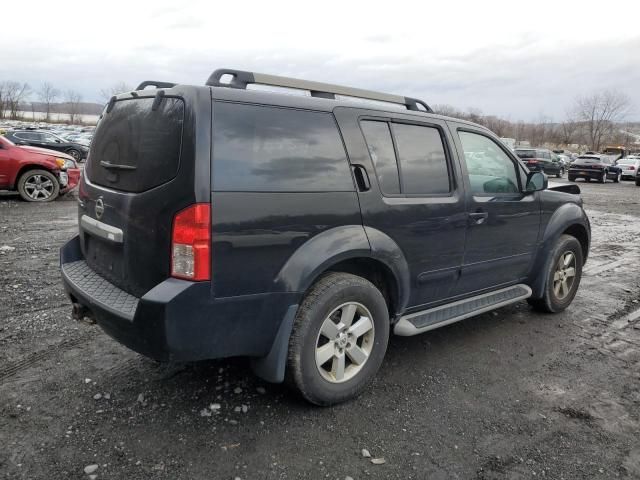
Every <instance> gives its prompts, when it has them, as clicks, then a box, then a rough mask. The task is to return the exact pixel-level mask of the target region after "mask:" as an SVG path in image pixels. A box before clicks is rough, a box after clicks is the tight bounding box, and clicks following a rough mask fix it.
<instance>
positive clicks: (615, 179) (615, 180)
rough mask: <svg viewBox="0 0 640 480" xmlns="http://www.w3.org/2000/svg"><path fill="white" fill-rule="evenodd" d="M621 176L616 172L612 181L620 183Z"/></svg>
mask: <svg viewBox="0 0 640 480" xmlns="http://www.w3.org/2000/svg"><path fill="white" fill-rule="evenodd" d="M621 178H622V174H621V173H620V172H618V173H617V174H616V178H614V179H613V183H620V179H621Z"/></svg>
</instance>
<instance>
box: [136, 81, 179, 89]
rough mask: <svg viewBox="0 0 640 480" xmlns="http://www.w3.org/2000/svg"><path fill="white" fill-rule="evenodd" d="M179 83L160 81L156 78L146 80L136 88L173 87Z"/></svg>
mask: <svg viewBox="0 0 640 480" xmlns="http://www.w3.org/2000/svg"><path fill="white" fill-rule="evenodd" d="M176 85H177V83H172V82H158V81H156V80H145V81H144V82H142V83H141V84H140V85H138V86H137V87H136V90H144V89H145V88H147V87H156V88H171V87H175V86H176Z"/></svg>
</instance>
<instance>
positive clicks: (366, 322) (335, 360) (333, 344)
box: [315, 302, 375, 383]
mask: <svg viewBox="0 0 640 480" xmlns="http://www.w3.org/2000/svg"><path fill="white" fill-rule="evenodd" d="M374 336H375V329H374V327H373V318H372V316H371V313H370V312H369V310H368V309H367V308H366V307H365V306H364V305H362V304H361V303H356V302H347V303H344V304H342V305H340V306H339V307H337V308H335V309H334V310H332V311H331V313H330V314H329V315H328V316H327V317H326V318H325V319H324V321H323V322H322V326H321V327H320V333H319V334H318V338H317V339H316V351H315V358H316V367H317V368H318V371H319V372H320V374H321V375H322V377H323V378H324V379H325V380H327V381H328V382H331V383H342V382H346V381H347V380H350V379H352V378H353V377H354V376H355V375H357V374H358V372H360V370H362V367H363V366H364V364H365V363H366V362H367V360H368V359H369V356H370V355H371V351H372V350H373V341H374Z"/></svg>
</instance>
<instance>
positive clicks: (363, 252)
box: [275, 225, 410, 313]
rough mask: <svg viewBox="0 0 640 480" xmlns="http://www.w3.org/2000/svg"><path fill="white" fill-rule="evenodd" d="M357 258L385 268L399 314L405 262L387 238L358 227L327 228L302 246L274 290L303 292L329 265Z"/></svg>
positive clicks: (405, 297)
mask: <svg viewBox="0 0 640 480" xmlns="http://www.w3.org/2000/svg"><path fill="white" fill-rule="evenodd" d="M359 258H370V259H372V260H377V261H379V262H380V263H382V264H383V265H384V266H386V267H387V268H388V270H389V271H390V272H391V274H392V275H393V276H394V277H395V278H394V279H395V282H396V288H397V292H396V294H397V302H396V307H397V308H396V310H397V311H398V313H399V312H401V311H403V310H404V309H405V308H406V305H407V304H408V301H409V291H410V282H409V278H410V277H409V266H408V264H407V260H406V259H405V257H404V254H403V253H402V250H401V249H400V247H399V246H398V245H397V244H396V243H395V242H394V241H393V240H392V239H391V238H390V237H389V236H387V235H386V234H384V233H382V232H380V231H379V230H376V229H373V228H370V227H363V226H362V225H347V226H340V227H335V228H331V229H329V230H326V231H324V232H322V233H320V234H318V235H316V236H314V237H313V238H311V239H310V240H308V241H307V242H305V243H303V244H302V245H301V246H300V247H299V248H298V249H297V250H296V251H295V252H294V253H293V255H291V257H289V259H288V260H287V262H286V263H285V264H284V266H283V267H282V268H281V269H280V272H279V273H278V275H277V277H276V279H275V285H276V290H277V291H288V292H300V293H302V292H305V291H307V290H308V289H309V287H310V286H311V285H312V284H313V283H314V282H315V281H316V280H317V278H318V277H319V276H320V275H322V273H324V272H326V271H328V270H330V269H331V267H332V266H333V265H336V264H338V263H340V262H343V261H345V260H350V259H359Z"/></svg>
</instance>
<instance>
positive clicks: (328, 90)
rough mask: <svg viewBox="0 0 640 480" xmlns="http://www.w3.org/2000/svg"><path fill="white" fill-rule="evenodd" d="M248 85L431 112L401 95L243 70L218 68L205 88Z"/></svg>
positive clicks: (427, 106)
mask: <svg viewBox="0 0 640 480" xmlns="http://www.w3.org/2000/svg"><path fill="white" fill-rule="evenodd" d="M226 75H229V76H230V77H231V80H230V81H229V82H223V81H222V78H223V77H225V76H226ZM249 84H258V85H269V86H273V87H284V88H295V89H299V90H308V91H309V92H310V93H311V96H312V97H319V98H329V99H335V98H336V97H335V96H336V95H344V96H347V97H355V98H362V99H366V100H375V101H379V102H386V103H394V104H396V105H404V106H405V107H407V109H408V110H415V111H426V112H433V110H432V109H431V107H429V105H427V104H426V103H425V102H423V101H422V100H418V99H417V98H411V97H403V96H401V95H392V94H390V93H382V92H375V91H372V90H363V89H361V88H353V87H345V86H342V85H333V84H330V83H321V82H314V81H310V80H301V79H298V78H290V77H281V76H278V75H268V74H264V73H254V72H246V71H243V70H233V69H229V68H220V69H218V70H216V71H215V72H213V73H212V74H211V75H210V76H209V79H208V80H207V83H206V85H209V86H212V87H227V88H240V89H246V88H247V86H248V85H249ZM420 107H422V108H420Z"/></svg>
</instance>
